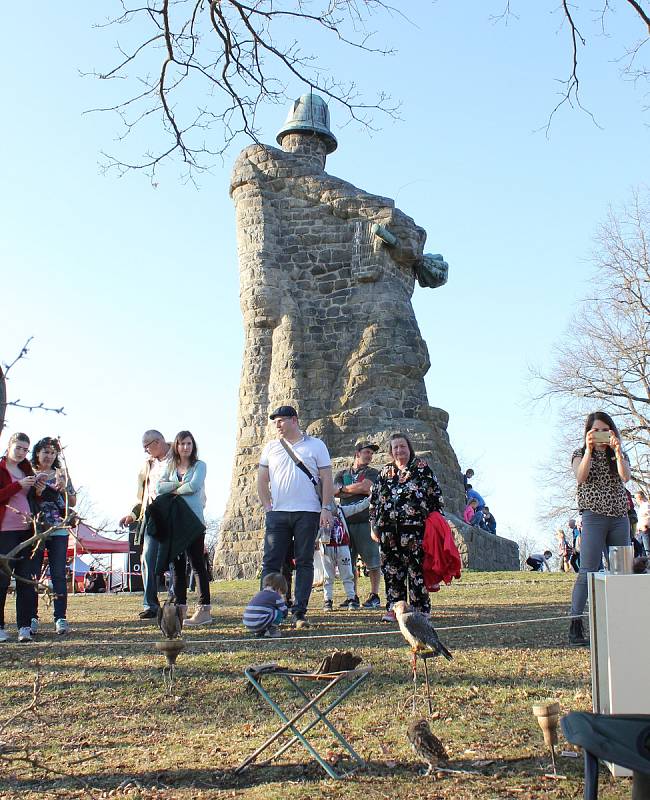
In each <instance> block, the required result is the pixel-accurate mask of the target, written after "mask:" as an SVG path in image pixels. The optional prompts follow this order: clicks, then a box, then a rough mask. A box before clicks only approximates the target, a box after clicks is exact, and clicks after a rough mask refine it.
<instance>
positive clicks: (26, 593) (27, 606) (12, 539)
mask: <svg viewBox="0 0 650 800" xmlns="http://www.w3.org/2000/svg"><path fill="white" fill-rule="evenodd" d="M31 535H32V532H31V531H2V533H0V553H2V554H3V555H6V554H7V553H9V552H10V551H11V550H13V549H14V547H17V546H18V545H19V544H20V543H21V542H24V541H26V540H27V539H29V538H30V537H31ZM10 566H11V568H12V570H13V572H14V575H15V576H16V626H17V627H18V628H29V625H30V623H31V621H32V609H33V608H34V595H35V594H36V591H35V590H34V586H33V585H32V584H31V583H25V581H24V580H20V578H26V579H27V580H28V581H31V579H32V559H31V558H30V548H29V547H26V548H25V549H24V550H21V552H20V553H19V554H18V557H17V558H15V559H12V560H11V562H10ZM9 583H10V579H9V576H8V575H7V573H6V572H5V571H4V570H0V628H4V626H5V602H6V600H7V589H8V588H9Z"/></svg>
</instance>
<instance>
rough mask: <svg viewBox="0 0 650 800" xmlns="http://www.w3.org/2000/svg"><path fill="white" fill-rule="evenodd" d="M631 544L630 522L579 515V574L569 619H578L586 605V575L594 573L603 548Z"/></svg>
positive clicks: (592, 515) (625, 517)
mask: <svg viewBox="0 0 650 800" xmlns="http://www.w3.org/2000/svg"><path fill="white" fill-rule="evenodd" d="M626 544H630V520H629V519H628V517H627V514H626V515H625V516H624V517H606V516H605V515H604V514H596V513H594V512H593V511H583V512H582V539H581V544H580V572H578V577H577V578H576V582H575V585H574V587H573V595H572V597H571V616H572V617H579V616H580V615H581V614H582V613H583V611H584V610H585V604H586V602H587V573H588V572H596V570H597V569H598V565H599V564H600V559H601V556H602V553H603V550H604V549H605V547H613V546H614V545H626Z"/></svg>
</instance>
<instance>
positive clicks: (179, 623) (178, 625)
mask: <svg viewBox="0 0 650 800" xmlns="http://www.w3.org/2000/svg"><path fill="white" fill-rule="evenodd" d="M158 626H159V628H160V630H161V631H162V632H163V636H165V638H166V639H180V637H181V632H182V630H183V612H182V610H181V608H180V607H179V606H177V605H176V603H174V602H173V601H172V600H165V602H164V603H163V605H162V608H159V609H158Z"/></svg>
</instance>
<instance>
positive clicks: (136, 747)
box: [0, 573, 629, 800]
mask: <svg viewBox="0 0 650 800" xmlns="http://www.w3.org/2000/svg"><path fill="white" fill-rule="evenodd" d="M254 588H255V587H254V584H253V582H251V581H237V582H228V583H226V582H219V583H217V584H215V585H214V586H213V590H214V594H215V596H216V609H215V614H216V620H217V621H216V623H215V625H213V626H211V627H209V628H200V629H198V630H193V631H187V632H186V634H185V639H186V642H187V649H186V650H185V652H183V653H182V654H181V656H180V658H179V661H178V669H177V676H176V684H175V691H174V693H173V695H172V696H167V695H166V694H165V690H164V687H163V683H162V677H161V667H162V657H161V655H160V654H159V653H157V652H156V651H155V649H154V642H155V641H156V640H158V639H160V635H159V634H157V629H156V628H155V626H154V625H152V624H150V623H146V622H141V621H139V620H137V612H138V611H139V610H140V603H141V597H139V596H133V597H132V596H129V595H126V594H125V595H116V596H103V595H99V596H88V597H85V596H76V597H73V598H71V600H70V610H69V615H68V616H69V619H70V622H71V626H72V628H73V632H72V633H71V635H70V636H68V637H55V636H54V632H53V630H52V626H51V625H48V624H46V625H44V626H43V628H42V633H39V636H38V641H36V642H34V643H32V644H25V645H18V644H17V643H8V644H4V645H2V650H1V651H0V657H1V659H2V660H1V661H0V696H1V699H2V702H1V708H2V712H1V713H0V730H2V725H3V721H4V722H6V721H7V720H8V719H9V718H10V717H11V716H12V714H13V713H15V712H16V711H18V710H19V709H20V708H23V707H27V706H28V705H29V703H30V700H31V698H32V692H33V683H34V676H35V674H36V673H37V672H39V673H40V675H41V680H42V686H41V688H40V692H39V697H38V702H37V703H36V707H35V708H34V709H33V710H30V711H26V712H25V713H23V714H22V715H20V716H19V717H18V718H17V719H14V720H13V721H12V722H10V723H9V724H7V725H6V726H5V728H4V730H2V732H1V733H0V798H3V799H4V798H18V797H20V798H25V799H26V800H35V798H39V800H43V798H48V799H49V798H77V797H93V798H96V800H98V799H99V798H109V797H110V798H130V799H131V800H138V799H140V800H172V798H173V800H190V798H192V799H194V798H220V797H242V798H244V797H245V798H250V800H270V799H272V798H283V800H290V799H291V800H293V798H296V799H297V800H311V799H312V798H313V799H315V798H330V797H337V798H349V800H353V799H355V800H356V799H357V798H359V800H361V799H363V800H368V798H391V800H394V799H398V800H400V799H402V798H403V799H404V800H406V798H409V800H413V799H414V798H428V799H429V800H435V798H440V800H443V798H444V799H447V798H448V799H449V800H451V798H453V799H454V800H462V799H463V798H472V799H473V800H474V799H475V798H485V799H486V800H488V799H489V800H492V799H493V798H494V799H496V798H499V800H500V799H501V798H573V797H578V796H580V794H581V791H582V788H581V787H582V779H581V773H582V760H581V759H560V760H559V765H560V770H561V772H562V773H563V774H564V775H565V776H566V779H565V780H560V781H552V780H549V779H547V778H545V777H544V773H545V772H547V771H548V770H549V759H548V757H547V755H546V753H545V751H544V746H543V740H542V735H541V731H540V730H539V728H538V726H537V722H536V720H535V718H534V717H533V714H532V704H533V703H534V702H536V701H540V700H545V699H547V698H549V697H551V698H554V699H557V700H559V701H560V703H561V705H562V709H563V710H564V711H569V710H589V709H590V707H591V698H590V682H589V681H590V679H589V652H588V650H586V649H571V648H569V647H567V646H566V638H567V631H568V620H562V621H559V622H547V623H537V624H535V623H529V624H525V625H513V626H508V625H504V626H499V627H475V628H457V627H456V626H466V625H476V624H481V623H493V622H507V621H512V620H519V619H540V618H543V617H555V616H559V615H563V614H565V613H566V610H567V607H568V601H569V596H570V593H571V588H572V579H571V576H564V575H559V574H558V575H555V574H552V575H541V576H540V575H532V574H524V573H466V575H465V577H464V579H463V581H461V582H460V583H458V584H456V585H455V586H453V587H451V588H448V589H443V590H442V591H441V592H440V593H439V594H438V595H436V596H435V598H434V609H435V618H436V625H437V626H438V627H439V628H445V627H449V628H450V630H447V631H441V632H440V636H441V638H442V640H443V641H444V642H445V643H446V644H447V646H448V647H449V648H450V649H451V650H452V652H453V654H454V660H453V661H451V662H444V663H442V662H437V663H436V664H435V668H434V669H433V670H432V671H433V673H434V686H433V697H434V707H435V708H434V715H433V720H432V729H433V730H434V731H435V733H436V734H437V735H438V736H439V737H440V738H441V739H442V740H443V742H444V743H445V745H446V747H447V749H448V751H449V753H450V756H451V758H452V760H453V762H454V764H452V766H458V767H461V768H464V769H472V770H480V772H481V774H479V775H444V776H442V777H440V778H439V779H437V780H436V779H433V778H431V777H423V776H422V775H421V774H420V772H421V769H422V765H420V764H419V763H417V762H416V761H415V758H414V756H413V754H412V752H411V751H410V748H409V746H408V742H407V740H406V736H405V732H406V726H407V724H408V721H409V719H410V718H411V704H410V698H411V675H410V666H409V651H408V649H407V648H406V647H405V645H404V642H403V640H402V639H401V637H400V636H399V635H398V634H395V633H394V631H395V630H396V628H395V627H394V626H388V625H382V623H381V622H380V621H379V619H380V616H381V615H380V613H379V612H377V611H363V610H362V611H357V612H354V611H353V612H336V613H334V614H326V613H324V612H321V611H320V607H321V604H322V603H321V595H320V593H319V592H318V591H315V592H314V595H313V596H312V606H313V609H314V610H313V611H312V612H311V613H310V617H311V619H312V621H313V622H314V623H315V624H314V627H313V628H311V629H310V630H308V631H304V632H295V631H292V630H291V629H287V630H286V631H285V633H286V638H283V639H279V640H259V639H253V638H250V637H248V636H246V635H245V634H244V632H243V630H242V627H241V612H242V608H243V605H244V603H245V601H246V600H247V599H248V597H249V596H250V595H251V594H252V593H253V591H254ZM364 588H365V587H364ZM342 599H343V598H342V597H341V598H335V602H337V601H340V600H342ZM360 632H365V633H367V634H368V635H366V636H359V637H349V636H348V637H347V638H346V634H357V633H360ZM371 634H381V635H371ZM330 635H331V637H332V638H321V637H323V636H330ZM338 637H340V638H338ZM342 646H343V647H345V648H346V649H352V650H354V651H355V652H357V653H359V654H360V655H362V656H363V659H364V663H369V664H371V665H372V666H373V674H372V676H371V677H370V679H369V680H368V681H367V682H366V684H365V685H364V686H363V687H362V688H361V690H360V691H359V692H358V693H357V694H356V695H354V696H353V697H352V698H350V700H349V701H348V702H346V703H344V704H343V705H342V706H341V708H340V709H337V710H336V711H335V712H334V713H333V715H332V716H333V719H334V721H335V723H336V724H337V725H338V726H339V727H340V729H341V730H342V731H343V732H344V734H345V735H346V737H348V738H349V740H350V742H351V743H352V745H353V746H354V748H355V749H356V750H357V752H359V753H360V754H361V755H362V756H363V757H364V758H365V759H366V760H367V767H366V768H365V769H364V770H362V771H359V772H357V773H356V774H355V775H354V776H353V777H351V778H348V779H346V780H344V781H333V780H330V779H329V778H327V776H326V775H325V773H324V772H323V770H322V769H321V768H320V767H319V766H318V765H317V764H316V763H315V762H313V761H311V759H310V757H309V755H308V753H307V752H306V751H305V750H304V749H303V748H302V747H299V746H298V747H293V748H292V749H290V750H289V751H288V752H287V753H286V754H285V755H284V756H283V757H282V758H281V760H280V761H279V762H278V763H273V764H272V765H259V766H258V765H253V766H252V767H251V768H250V769H249V770H247V771H246V772H245V773H243V774H242V775H239V776H237V775H235V774H234V769H235V768H236V767H237V765H238V764H239V763H240V762H241V761H242V760H243V758H244V757H245V756H246V755H248V754H249V753H251V752H252V751H253V750H254V749H255V748H256V747H257V746H258V745H259V744H261V742H262V741H263V740H264V739H265V738H266V737H267V736H269V735H270V734H271V733H272V732H273V730H275V729H276V728H277V727H278V726H279V720H278V719H277V717H276V716H275V715H274V714H272V712H271V710H270V709H269V708H268V706H266V704H264V703H263V701H262V700H261V698H259V697H257V696H256V695H251V694H249V693H247V692H246V691H245V689H246V686H245V681H244V679H243V675H242V672H243V669H244V668H245V667H246V666H247V665H248V664H251V663H259V662H261V661H269V660H275V661H278V662H279V663H281V664H283V665H285V666H292V667H299V668H306V669H309V668H314V667H316V666H317V665H318V663H319V662H320V660H321V658H322V657H323V655H325V654H327V653H328V652H331V651H332V650H333V649H335V647H342ZM418 713H419V714H421V715H424V716H426V715H427V714H426V708H425V704H424V701H423V699H422V700H421V701H420V702H419V707H418ZM315 741H316V742H317V745H318V746H319V748H320V749H321V751H324V752H328V753H330V754H331V755H332V757H333V758H334V759H336V758H337V757H338V755H339V750H340V746H338V745H337V743H336V742H335V741H334V740H333V739H332V737H331V736H330V735H326V734H322V735H320V736H319V737H316V739H315ZM485 762H489V763H485ZM601 784H602V788H601V796H603V797H607V798H611V799H612V800H615V799H616V798H623V797H627V796H628V795H629V783H628V782H627V781H621V780H619V781H613V780H612V779H610V778H609V777H607V776H605V775H603V776H602V777H601Z"/></svg>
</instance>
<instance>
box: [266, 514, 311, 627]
mask: <svg viewBox="0 0 650 800" xmlns="http://www.w3.org/2000/svg"><path fill="white" fill-rule="evenodd" d="M319 521H320V512H319V511H267V512H266V533H265V535H264V556H263V558H262V580H264V578H265V577H266V576H267V575H268V574H269V573H270V572H282V565H283V564H284V561H285V558H286V555H287V552H288V549H289V545H290V544H291V542H293V556H294V558H295V560H296V578H295V584H294V598H293V608H292V611H293V613H294V614H304V613H305V612H306V611H307V606H308V604H309V596H310V595H311V586H312V583H313V582H314V547H315V546H316V538H317V537H318V523H319Z"/></svg>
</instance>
